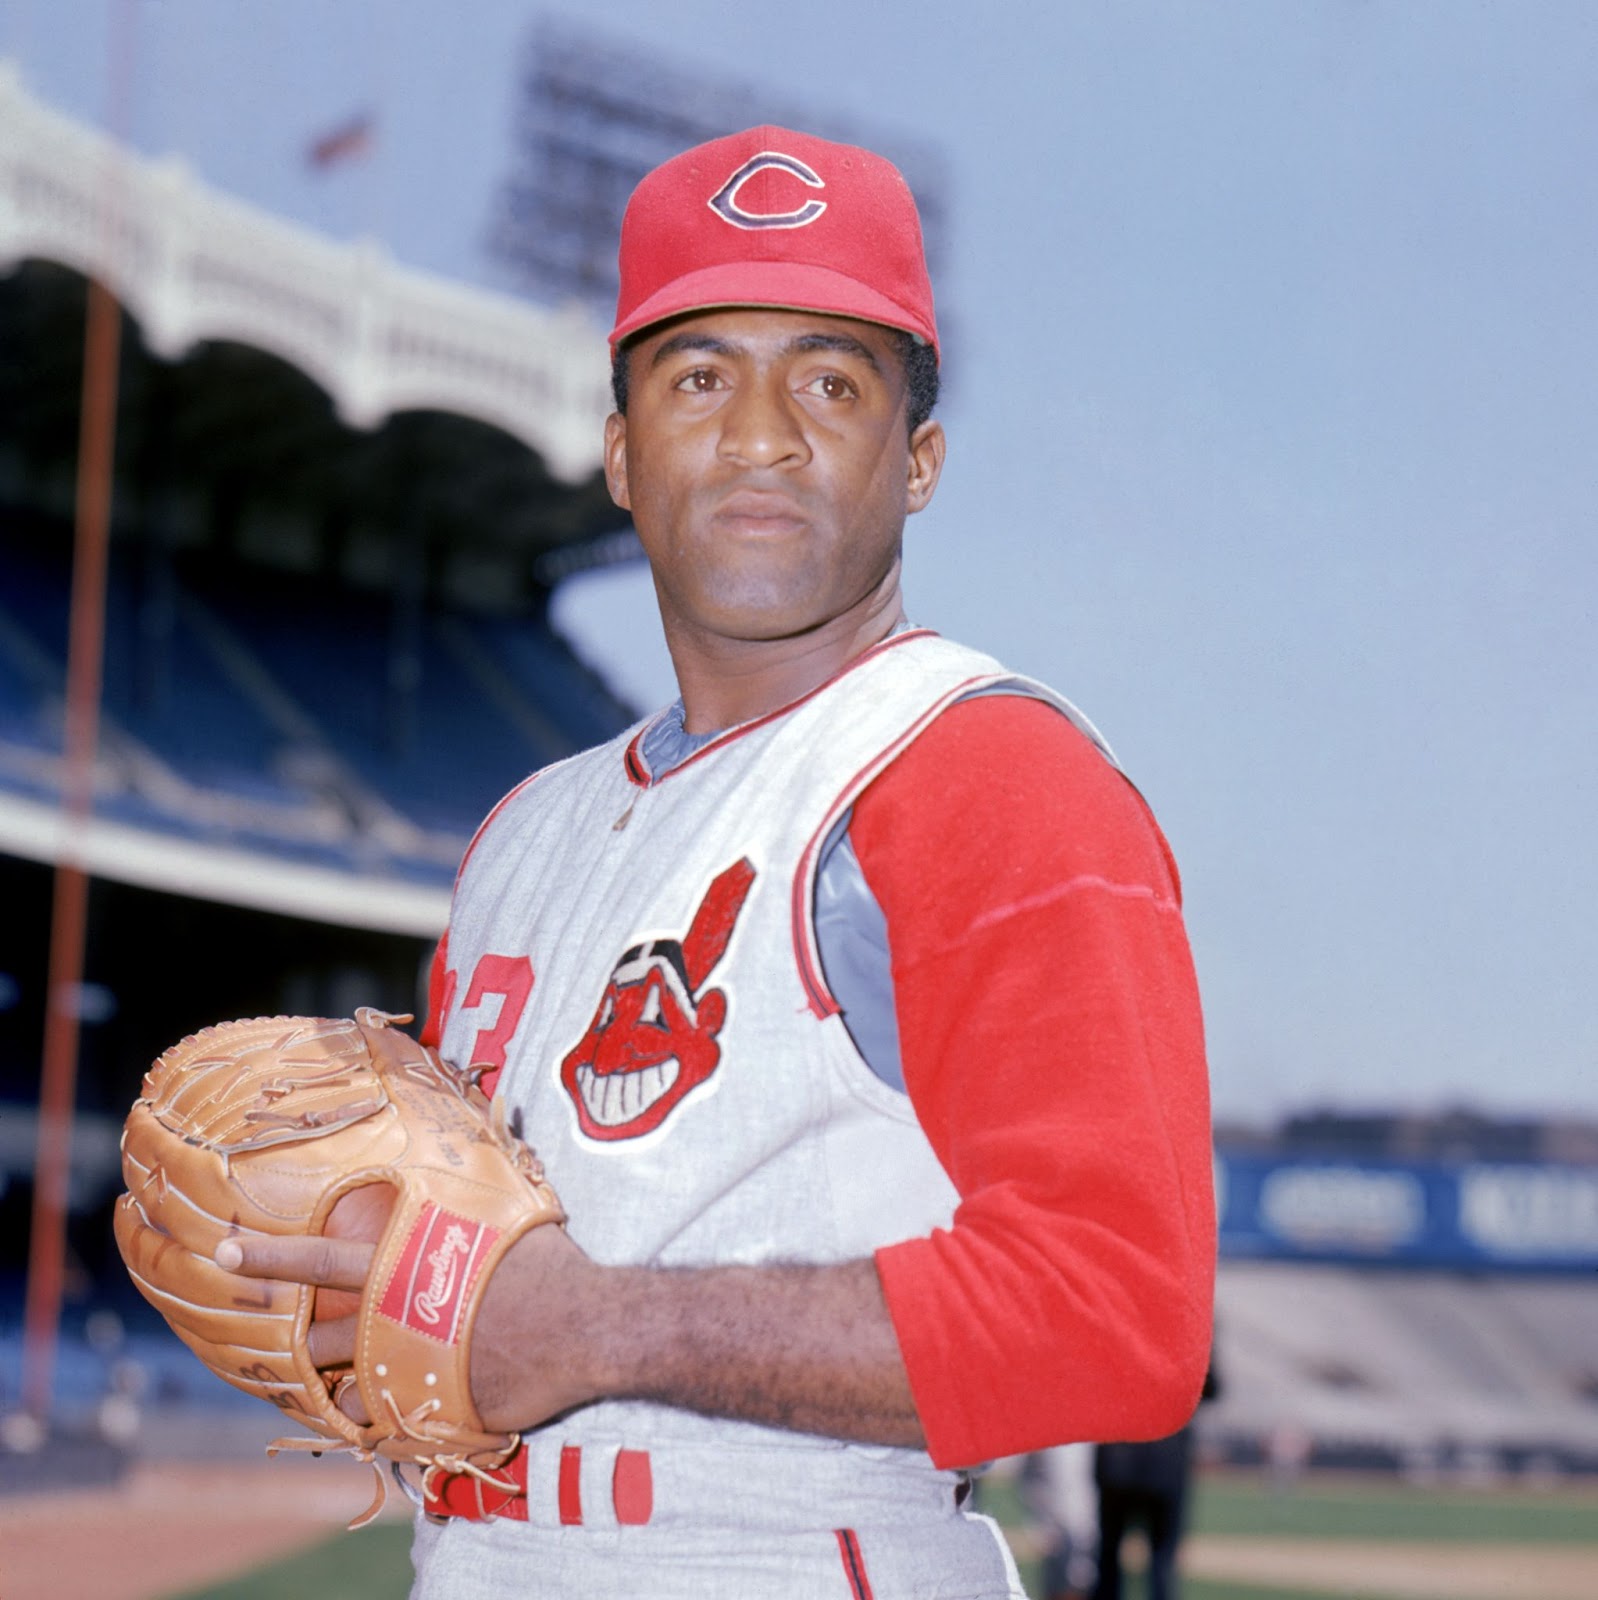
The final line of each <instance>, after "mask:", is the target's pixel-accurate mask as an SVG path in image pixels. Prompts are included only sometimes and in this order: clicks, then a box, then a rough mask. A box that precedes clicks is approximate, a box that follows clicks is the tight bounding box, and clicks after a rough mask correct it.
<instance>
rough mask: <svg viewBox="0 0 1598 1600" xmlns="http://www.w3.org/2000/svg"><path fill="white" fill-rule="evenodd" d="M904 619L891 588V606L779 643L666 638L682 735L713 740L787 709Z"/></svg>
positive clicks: (872, 607)
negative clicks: (711, 735)
mask: <svg viewBox="0 0 1598 1600" xmlns="http://www.w3.org/2000/svg"><path fill="white" fill-rule="evenodd" d="M874 598H876V597H874ZM882 598H883V599H884V600H887V599H888V598H889V597H886V596H885V597H882ZM903 617H904V611H903V607H902V604H901V602H900V598H899V594H898V591H897V589H895V590H894V591H893V593H892V595H891V604H880V605H873V606H871V607H869V608H867V609H864V610H862V611H861V612H860V613H859V614H858V615H856V614H853V613H851V614H848V615H845V616H843V617H837V618H834V619H833V620H832V621H830V622H828V623H825V624H823V625H822V626H821V627H820V628H816V629H813V630H811V631H809V632H806V633H802V634H796V635H794V636H792V637H790V638H785V639H750V640H729V639H715V640H709V641H706V640H693V641H689V640H684V639H681V638H677V639H673V638H672V637H671V636H670V633H669V632H668V636H667V644H668V646H669V647H670V649H671V656H672V663H673V665H674V666H675V667H676V669H677V683H678V686H679V688H680V689H681V690H682V700H683V727H684V729H685V730H686V731H687V732H689V733H691V734H703V733H715V732H719V731H720V730H721V729H723V728H731V727H736V726H737V725H738V724H739V723H743V722H752V721H753V720H754V719H755V718H756V717H763V716H766V715H767V714H768V713H770V712H772V711H779V710H781V709H782V707H783V706H787V705H792V704H793V702H794V701H795V700H800V699H802V698H803V697H804V696H805V695H807V694H809V693H810V692H811V690H813V689H817V688H820V686H821V685H822V684H824V683H826V682H827V681H828V679H830V678H833V677H835V676H836V675H837V674H838V673H839V672H841V671H842V670H843V669H844V668H845V667H846V666H848V664H849V663H850V662H851V661H853V660H854V659H855V658H856V657H857V656H860V655H863V654H864V653H865V652H866V651H867V650H869V649H870V648H871V647H872V646H873V645H874V644H877V643H879V642H880V641H881V640H883V639H885V638H887V636H888V635H889V634H890V633H892V632H893V630H894V628H895V627H897V626H898V625H899V623H900V622H901V621H902V620H903Z"/></svg>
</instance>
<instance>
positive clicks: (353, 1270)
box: [214, 1236, 376, 1289]
mask: <svg viewBox="0 0 1598 1600" xmlns="http://www.w3.org/2000/svg"><path fill="white" fill-rule="evenodd" d="M374 1254H376V1251H375V1248H374V1246H372V1245H370V1244H368V1243H366V1242H365V1241H364V1240H361V1239H326V1238H310V1239H297V1238H283V1239H274V1238H262V1237H260V1236H256V1237H253V1238H248V1239H244V1238H236V1239H224V1240H223V1241H222V1242H221V1244H219V1245H218V1246H217V1247H216V1255H215V1257H214V1260H215V1261H216V1264H217V1265H218V1266H219V1267H221V1268H222V1269H223V1270H224V1271H226V1272H237V1273H239V1274H240V1275H241V1276H243V1277H246V1278H277V1279H280V1280H281V1281H283V1282H285V1283H314V1284H318V1285H321V1286H322V1287H325V1288H329V1289H359V1288H361V1287H362V1286H363V1285H364V1284H365V1282H366V1275H367V1273H368V1272H369V1271H370V1270H371V1266H372V1257H373V1255H374Z"/></svg>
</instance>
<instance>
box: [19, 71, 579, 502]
mask: <svg viewBox="0 0 1598 1600" xmlns="http://www.w3.org/2000/svg"><path fill="white" fill-rule="evenodd" d="M30 257H37V258H40V259H43V260H47V261H53V262H57V263H59V264H61V265H63V266H68V267H73V268H75V269H77V270H78V271H80V272H82V273H85V274H87V275H91V276H93V277H95V278H97V279H99V280H100V281H101V282H102V283H104V284H105V285H106V286H107V287H108V288H109V289H111V290H112V292H113V293H115V294H116V296H117V297H118V299H119V300H121V301H122V303H123V304H124V305H125V306H126V307H127V308H128V309H129V310H130V311H131V312H132V313H133V314H134V315H135V316H136V317H137V318H138V320H139V323H140V326H141V328H142V330H143V335H144V340H145V343H146V344H147V345H148V347H149V348H150V349H151V351H153V352H154V353H155V354H156V355H158V356H161V357H162V358H163V359H167V360H173V359H176V358H177V357H179V356H181V355H182V354H183V353H184V352H185V351H186V350H188V349H189V348H190V347H191V346H192V345H194V344H196V343H197V342H198V341H200V340H202V339H230V340H234V341H237V342H239V343H242V344H247V345H252V346H255V347H256V348H259V349H262V350H267V351H270V352H271V353H272V354H274V355H277V356H280V357H282V358H283V359H284V360H285V361H288V362H291V363H292V364H293V365H294V366H296V367H297V368H299V369H300V370H301V371H302V372H304V373H306V374H307V375H308V376H309V377H311V378H313V379H315V381H316V382H317V383H319V384H320V385H321V386H322V387H323V388H324V389H325V390H326V391H327V392H328V394H329V395H330V396H331V397H332V399H333V402H334V404H335V405H336V406H337V408H338V411H339V414H340V416H341V417H343V418H344V420H345V421H346V422H348V423H349V424H350V425H351V426H352V427H358V428H370V427H374V426H376V425H377V424H378V423H380V422H382V421H383V419H384V418H385V417H387V416H389V415H390V414H391V413H393V412H395V411H399V410H414V409H423V408H425V409H431V410H440V411H449V412H455V413H459V414H460V415H462V416H468V417H473V418H476V419H478V420H479V421H483V422H488V423H492V424H493V425H495V426H497V427H500V428H503V429H504V430H505V432H507V433H509V434H511V435H512V436H513V437H515V438H517V439H520V440H522V441H523V442H524V443H526V444H527V445H529V446H530V447H531V448H532V449H534V450H536V451H537V452H538V453H539V455H540V456H541V457H542V458H543V460H544V461H545V463H546V464H547V465H548V467H549V469H550V471H551V472H552V473H553V474H554V475H555V476H556V477H557V478H560V479H562V480H563V481H565V482H568V483H577V482H580V481H582V480H583V479H584V478H586V477H588V476H589V474H591V473H592V472H593V471H595V470H596V469H597V467H598V466H599V460H600V438H601V433H602V429H603V425H604V419H605V416H606V414H607V413H608V412H609V410H610V393H609V382H610V369H609V360H608V356H607V354H606V348H605V341H604V337H603V335H602V334H601V333H600V331H599V330H598V329H597V328H596V327H595V326H594V324H593V323H592V322H591V321H590V320H589V319H588V318H587V317H586V316H585V315H584V314H583V313H581V312H579V311H577V310H569V311H558V312H552V311H545V310H540V309H538V308H536V307H533V306H530V305H527V304H525V303H524V302H522V301H519V300H515V299H513V298H511V297H509V296H507V295H497V294H492V293H490V292H488V291H486V290H481V289H471V288H466V287H464V286H462V285H459V284H454V283H450V282H448V281H447V280H445V279H442V278H438V277H434V276H431V275H429V274H427V273H423V272H418V271H415V270H413V269H411V268H408V267H403V266H400V265H398V264H397V263H395V262H394V261H393V260H392V259H391V258H390V257H389V256H388V255H387V253H386V252H385V251H384V249H383V248H382V246H381V245H379V244H377V243H376V242H375V241H363V242H361V243H357V244H336V243H333V242H332V241H330V240H327V239H323V238H321V237H319V236H318V235H317V234H315V233H313V232H311V231H309V230H308V229H305V228H302V227H298V226H296V225H295V224H293V223H289V222H285V221H283V220H282V219H281V218H278V217H273V216H270V215H269V214H267V213H266V212H264V211H261V210H259V209H257V208H256V207H253V206H250V205H246V204H244V203H242V202H241V201H238V200H235V199H232V198H231V197H229V196H227V195H224V194H222V193H220V192H219V191H218V190H216V189H213V188H210V187H209V186H208V185H206V184H205V183H204V182H202V181H201V180H200V179H199V178H198V177H197V176H196V175H195V174H194V173H193V172H192V171H191V169H190V168H189V167H188V165H187V164H186V163H185V162H184V161H183V160H182V159H181V158H179V157H176V156H169V157H165V158H162V159H160V160H151V159H148V158H146V157H143V156H140V155H138V154H136V153H134V152H132V151H129V150H126V149H124V148H122V147H121V146H119V145H117V144H116V143H114V142H113V141H112V140H110V139H108V138H106V137H105V136H104V135H103V134H101V133H99V132H97V131H96V130H94V129H92V128H88V127H85V126H83V125H82V124H81V123H78V122H74V121H73V120H72V119H71V118H69V117H65V116H63V115H61V114H60V113H59V112H56V111H52V110H51V109H50V108H49V107H47V106H45V105H44V104H42V103H41V102H40V101H38V100H37V99H35V98H34V97H33V96H32V95H30V94H29V93H28V91H27V89H26V88H25V87H24V85H23V82H22V76H21V73H20V71H19V70H18V68H17V66H16V64H15V63H14V62H9V61H0V273H4V272H6V271H8V270H10V269H11V268H14V267H16V266H17V265H19V264H20V263H21V262H22V261H24V260H27V259H29V258H30Z"/></svg>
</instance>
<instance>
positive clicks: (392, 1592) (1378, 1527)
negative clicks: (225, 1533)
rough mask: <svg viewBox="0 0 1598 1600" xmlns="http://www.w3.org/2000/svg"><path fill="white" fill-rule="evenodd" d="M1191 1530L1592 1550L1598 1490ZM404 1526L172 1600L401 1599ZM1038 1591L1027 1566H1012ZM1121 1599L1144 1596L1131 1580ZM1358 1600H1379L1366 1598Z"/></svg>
mask: <svg viewBox="0 0 1598 1600" xmlns="http://www.w3.org/2000/svg"><path fill="white" fill-rule="evenodd" d="M983 1508H984V1509H985V1510H987V1511H988V1512H989V1513H990V1514H991V1515H993V1516H996V1517H997V1518H998V1519H999V1521H1000V1522H1002V1523H1004V1524H1006V1525H1007V1526H1012V1525H1014V1523H1015V1521H1016V1519H1017V1516H1018V1508H1017V1504H1016V1500H1015V1495H1014V1490H1013V1488H1012V1486H1011V1485H1010V1484H1008V1483H1003V1482H991V1481H990V1483H989V1484H987V1485H985V1493H984V1497H983ZM1191 1527H1192V1530H1193V1531H1195V1532H1199V1533H1213V1534H1225V1535H1229V1536H1234V1537H1237V1536H1248V1535H1251V1534H1254V1535H1267V1536H1270V1537H1273V1538H1302V1539H1316V1540H1321V1539H1357V1540H1367V1539H1404V1540H1430V1541H1435V1542H1437V1543H1439V1544H1458V1543H1464V1542H1470V1541H1475V1542H1484V1541H1491V1542H1494V1543H1527V1544H1586V1545H1592V1546H1594V1547H1598V1487H1594V1488H1587V1489H1539V1490H1531V1489H1525V1488H1504V1489H1424V1488H1417V1487H1414V1486H1411V1485H1408V1484H1404V1483H1400V1482H1398V1481H1396V1480H1392V1479H1378V1478H1362V1479H1341V1478H1315V1479H1310V1480H1306V1481H1305V1482H1303V1483H1301V1484H1298V1485H1296V1486H1295V1487H1294V1488H1292V1489H1291V1490H1282V1489H1275V1488H1272V1487H1271V1486H1270V1485H1268V1484H1265V1483H1262V1482H1261V1481H1260V1480H1259V1479H1258V1478H1256V1477H1252V1476H1246V1475H1240V1474H1239V1475H1233V1474H1222V1475H1214V1476H1206V1477H1204V1478H1202V1479H1201V1480H1200V1481H1199V1483H1198V1484H1197V1485H1196V1490H1195V1494H1194V1500H1193V1515H1192V1520H1191ZM409 1550H410V1528H409V1526H408V1525H402V1524H395V1523H385V1524H382V1525H380V1526H378V1527H374V1528H366V1529H363V1530H362V1531H361V1532H359V1533H348V1534H337V1535H335V1536H334V1537H333V1538H332V1539H330V1540H328V1541H327V1542H326V1543H325V1544H321V1545H317V1546H316V1547H315V1548H313V1549H311V1550H307V1551H305V1552H303V1553H301V1554H300V1555H297V1556H294V1557H291V1558H290V1559H288V1560H286V1561H282V1562H278V1563H277V1564H275V1565H273V1566H271V1567H265V1568H262V1569H260V1570H259V1571H257V1572H254V1573H252V1574H250V1575H249V1576H248V1577H244V1578H238V1579H235V1580H233V1581H232V1582H230V1583H224V1584H217V1585H213V1586H211V1587H209V1588H204V1589H197V1590H192V1591H190V1592H189V1593H188V1594H187V1595H185V1596H183V1597H182V1600H300V1597H301V1596H303V1595H307V1594H310V1595H315V1596H316V1597H317V1600H404V1596H405V1594H406V1592H407V1590H408V1588H409V1586H410V1558H409ZM1022 1576H1023V1578H1025V1580H1026V1582H1027V1586H1028V1591H1029V1593H1031V1594H1033V1595H1038V1594H1040V1593H1041V1591H1040V1589H1039V1588H1038V1573H1037V1570H1036V1567H1035V1566H1034V1565H1031V1564H1028V1563H1022ZM1182 1592H1183V1596H1184V1600H1229V1597H1230V1600H1327V1596H1326V1592H1325V1591H1324V1590H1319V1591H1311V1590H1298V1589H1273V1588H1257V1587H1253V1586H1248V1585H1244V1584H1241V1583H1236V1582H1228V1583H1224V1584H1221V1583H1209V1582H1205V1581H1203V1580H1201V1579H1197V1578H1189V1579H1186V1580H1185V1581H1184V1583H1183V1585H1182ZM1126 1593H1127V1600H1142V1595H1143V1591H1142V1586H1141V1584H1139V1583H1138V1582H1137V1580H1136V1579H1135V1578H1134V1579H1133V1581H1132V1582H1131V1583H1130V1584H1129V1585H1128V1587H1127V1590H1126ZM1361 1600H1389V1597H1384V1596H1382V1595H1381V1594H1379V1593H1378V1592H1376V1591H1370V1592H1368V1593H1365V1592H1362V1594H1361Z"/></svg>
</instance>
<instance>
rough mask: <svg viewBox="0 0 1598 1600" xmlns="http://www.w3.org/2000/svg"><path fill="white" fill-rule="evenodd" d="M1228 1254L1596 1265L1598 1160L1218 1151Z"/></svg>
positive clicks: (1564, 1268) (1218, 1190)
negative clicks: (1586, 1163) (1582, 1163)
mask: <svg viewBox="0 0 1598 1600" xmlns="http://www.w3.org/2000/svg"><path fill="white" fill-rule="evenodd" d="M1215 1194H1216V1207H1217V1211H1218V1213H1219V1216H1220V1228H1221V1254H1222V1256H1223V1257H1232V1258H1245V1259H1246V1258H1250V1257H1275V1258H1279V1259H1282V1260H1296V1261H1341V1262H1372V1263H1377V1262H1392V1263H1395V1264H1398V1263H1402V1264H1406V1265H1410V1266H1439V1267H1490V1268H1499V1269H1504V1268H1516V1269H1522V1270H1536V1271H1545V1272H1546V1271H1556V1272H1568V1271H1578V1270H1585V1271H1591V1270H1593V1269H1595V1268H1598V1167H1575V1166H1555V1165H1551V1164H1544V1163H1534V1162H1471V1161H1466V1162H1447V1163H1445V1162H1427V1161H1364V1160H1343V1159H1339V1158H1336V1157H1325V1158H1319V1159H1317V1158H1314V1157H1308V1156H1296V1157H1291V1158H1286V1157H1279V1156H1264V1155H1259V1154H1256V1153H1253V1152H1248V1153H1243V1152H1237V1153H1233V1152H1230V1151H1228V1150H1225V1149H1220V1150H1217V1151H1216V1154H1215Z"/></svg>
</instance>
